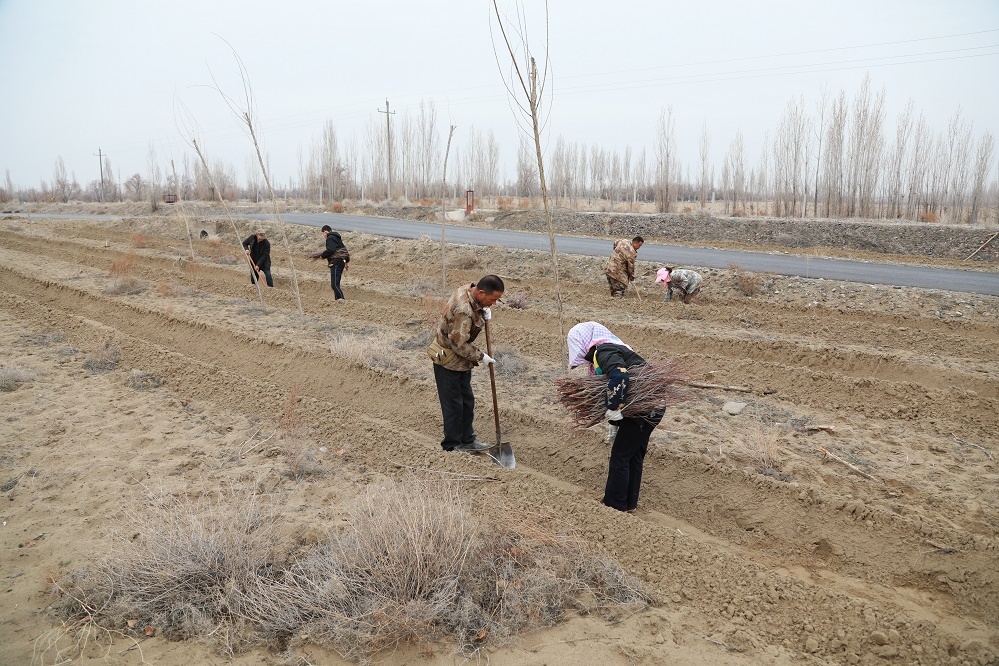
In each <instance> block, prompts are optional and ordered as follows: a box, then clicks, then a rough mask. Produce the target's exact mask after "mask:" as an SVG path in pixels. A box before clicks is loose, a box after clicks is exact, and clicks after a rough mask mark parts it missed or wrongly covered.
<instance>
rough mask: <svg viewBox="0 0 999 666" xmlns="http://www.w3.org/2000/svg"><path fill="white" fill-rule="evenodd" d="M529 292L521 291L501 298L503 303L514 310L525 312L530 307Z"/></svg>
mask: <svg viewBox="0 0 999 666" xmlns="http://www.w3.org/2000/svg"><path fill="white" fill-rule="evenodd" d="M529 293H530V292H529V291H526V290H525V291H521V292H518V293H516V294H512V295H510V296H506V295H504V296H503V303H505V304H506V306H507V307H510V308H513V309H514V310H526V309H527V308H528V307H530V305H531V298H530V295H529Z"/></svg>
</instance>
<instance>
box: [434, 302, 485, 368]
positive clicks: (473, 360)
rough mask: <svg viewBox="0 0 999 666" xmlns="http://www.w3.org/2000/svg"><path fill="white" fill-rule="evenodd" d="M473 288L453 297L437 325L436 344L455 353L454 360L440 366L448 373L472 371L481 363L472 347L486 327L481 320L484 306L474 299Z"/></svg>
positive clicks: (479, 354)
mask: <svg viewBox="0 0 999 666" xmlns="http://www.w3.org/2000/svg"><path fill="white" fill-rule="evenodd" d="M474 286H475V285H474V284H470V285H468V286H467V287H459V288H458V289H457V291H455V292H454V293H453V294H451V298H450V299H448V302H447V305H446V306H445V307H444V312H443V313H442V314H441V318H440V321H439V322H438V323H437V332H436V333H435V334H434V341H435V342H436V343H437V344H438V345H440V346H441V347H443V348H444V349H450V350H452V351H453V352H454V354H453V355H452V357H451V358H449V359H447V361H446V362H445V363H442V364H441V365H442V366H443V367H445V368H447V369H448V370H456V371H459V372H464V371H465V370H471V369H472V368H473V367H475V366H476V365H478V364H479V361H481V360H482V352H481V351H479V350H478V349H476V348H475V347H473V346H472V343H473V342H474V341H475V338H477V337H478V336H479V331H481V330H482V328H483V327H484V326H485V323H486V320H485V319H484V318H483V316H482V306H480V305H479V304H478V303H476V302H475V299H474V298H472V288H473V287H474Z"/></svg>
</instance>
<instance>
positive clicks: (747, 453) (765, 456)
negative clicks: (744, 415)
mask: <svg viewBox="0 0 999 666" xmlns="http://www.w3.org/2000/svg"><path fill="white" fill-rule="evenodd" d="M732 456H733V457H735V458H741V459H744V460H747V461H748V462H750V463H752V464H753V466H754V467H756V468H758V469H760V470H761V471H764V472H765V471H771V470H772V471H780V468H781V466H782V465H783V464H784V455H783V453H782V452H781V447H780V432H779V431H778V430H777V429H776V428H773V427H771V426H767V425H766V424H764V423H760V422H759V421H750V422H749V425H748V426H747V427H746V430H745V431H744V432H742V433H740V434H738V435H736V436H735V437H733V439H732Z"/></svg>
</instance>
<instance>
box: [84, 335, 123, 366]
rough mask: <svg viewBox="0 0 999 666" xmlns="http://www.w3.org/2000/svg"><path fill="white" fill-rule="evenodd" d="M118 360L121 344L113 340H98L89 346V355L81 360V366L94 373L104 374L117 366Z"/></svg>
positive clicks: (119, 358)
mask: <svg viewBox="0 0 999 666" xmlns="http://www.w3.org/2000/svg"><path fill="white" fill-rule="evenodd" d="M120 360H121V345H119V344H118V343H117V342H115V341H114V340H110V339H107V340H102V341H100V342H98V343H97V344H95V345H94V346H93V347H92V348H91V350H90V355H88V356H87V358H86V359H84V361H83V367H85V368H86V369H87V370H89V371H90V372H92V373H94V374H95V375H97V374H104V373H106V372H111V371H112V370H114V369H115V368H116V367H118V361H120Z"/></svg>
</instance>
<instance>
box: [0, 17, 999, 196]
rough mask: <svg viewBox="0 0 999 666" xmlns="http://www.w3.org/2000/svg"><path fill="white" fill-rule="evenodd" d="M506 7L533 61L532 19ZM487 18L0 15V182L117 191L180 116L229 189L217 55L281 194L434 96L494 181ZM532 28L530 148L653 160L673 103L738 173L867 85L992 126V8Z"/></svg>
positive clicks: (236, 157)
mask: <svg viewBox="0 0 999 666" xmlns="http://www.w3.org/2000/svg"><path fill="white" fill-rule="evenodd" d="M525 4H527V5H529V8H530V11H529V12H528V15H527V17H526V19H527V25H528V27H529V29H530V31H531V34H530V38H531V41H532V43H533V44H534V45H535V49H536V52H538V53H540V51H538V49H539V47H540V46H541V44H542V43H543V42H544V40H545V35H544V18H543V13H540V12H539V9H540V8H542V7H543V3H542V2H541V1H540V0H527V2H526V3H525ZM499 5H500V8H501V11H503V12H506V13H509V12H512V11H513V7H514V5H513V3H512V2H510V1H509V0H500V2H499ZM491 11H492V4H491V1H490V0H422V1H420V0H327V1H323V2H321V1H319V0H314V1H308V0H283V1H282V2H273V1H270V2H268V1H264V0H239V1H238V2H237V1H235V0H171V1H170V2H165V1H163V0H148V1H143V2H135V1H134V0H88V1H87V2H78V1H74V0H0V90H2V91H3V101H2V102H0V128H2V129H0V171H2V170H4V169H6V170H9V172H10V174H11V179H12V180H13V182H14V184H15V185H19V186H37V185H38V184H39V181H40V180H41V179H44V180H47V181H50V180H51V179H52V173H53V169H54V165H55V161H56V159H57V158H58V157H60V156H61V157H62V158H63V160H64V161H65V164H66V168H67V170H68V171H69V172H72V173H73V174H75V176H76V178H77V180H78V181H79V182H80V184H81V185H84V186H86V184H87V183H88V182H89V181H91V180H93V179H95V178H98V177H99V170H98V169H99V165H98V157H97V152H98V149H100V150H102V151H103V152H104V153H106V154H108V155H109V156H110V160H111V163H112V165H113V167H114V168H115V170H116V172H118V173H120V175H121V178H122V179H126V178H127V177H128V176H129V175H131V174H133V173H136V172H139V173H141V174H143V175H144V176H145V174H146V172H147V166H146V162H147V155H148V152H149V146H150V144H152V145H153V146H154V147H155V150H156V153H157V157H158V159H159V160H160V162H161V163H166V162H167V161H168V160H170V159H171V158H173V159H177V160H179V159H180V157H181V156H182V155H183V154H184V152H185V149H186V146H185V145H184V142H183V139H182V136H181V133H180V131H179V129H178V126H177V121H176V120H175V112H174V109H175V102H176V101H180V102H182V103H183V105H184V106H186V107H187V108H188V109H189V110H190V112H191V114H192V115H193V116H194V118H195V119H196V120H197V123H198V125H199V126H200V129H201V131H202V133H203V138H204V142H205V148H206V152H207V153H208V157H209V158H210V159H216V158H221V159H223V160H225V161H227V162H230V163H231V164H233V165H234V166H235V167H236V169H237V170H238V172H239V173H240V174H241V178H242V174H243V172H244V167H245V164H246V159H247V157H248V156H249V155H250V153H251V146H250V144H249V142H248V140H247V139H246V138H245V136H244V134H243V133H242V132H241V130H240V128H239V127H238V125H237V123H236V121H235V119H234V118H233V116H232V114H231V112H230V111H229V110H228V108H227V107H226V106H225V105H224V103H223V102H222V100H221V98H220V96H219V95H218V93H217V92H215V91H213V90H212V89H211V88H210V87H209V86H210V85H211V83H212V75H213V74H214V76H215V79H216V80H217V81H218V83H219V85H220V86H221V87H222V88H223V89H224V90H226V91H227V92H229V93H231V94H238V93H239V92H240V90H241V87H240V79H239V75H238V70H237V67H236V65H235V63H234V59H233V56H232V52H231V51H230V50H229V46H228V45H227V44H226V43H225V42H224V41H222V39H220V37H221V38H224V39H225V40H226V41H228V42H229V44H231V45H232V47H233V48H234V49H235V50H236V51H237V52H238V53H239V55H240V57H241V58H242V60H243V62H244V64H245V67H246V70H247V72H248V74H249V77H250V82H251V84H252V86H253V90H254V93H255V95H256V102H257V114H258V120H259V123H260V128H261V131H262V135H263V139H264V143H265V145H264V149H265V151H266V152H267V154H268V156H269V159H270V164H271V168H272V170H273V176H274V179H275V180H276V181H278V182H281V183H287V182H288V180H289V178H295V177H297V174H298V163H299V153H300V151H301V152H302V153H303V154H306V155H307V154H308V149H309V146H310V145H311V144H312V142H313V141H314V140H315V139H316V138H317V137H318V136H319V133H320V130H321V127H322V125H323V124H324V123H325V121H326V120H328V119H332V120H333V122H334V123H335V126H336V128H337V133H338V136H339V138H340V141H341V143H346V142H347V141H348V140H349V139H350V138H351V137H352V136H353V137H356V138H357V139H358V140H359V141H360V140H361V139H362V138H363V134H364V127H365V126H366V125H367V124H368V123H369V122H371V120H372V119H375V120H377V121H378V122H380V123H382V126H383V124H384V115H380V114H378V113H377V111H376V109H378V108H379V107H380V108H382V109H384V108H385V100H386V98H387V99H388V101H389V103H390V104H391V107H392V109H393V110H394V111H397V112H398V113H399V114H403V113H407V112H409V113H413V114H415V111H416V109H417V108H418V107H419V104H420V101H421V100H428V101H429V100H433V101H434V103H435V104H436V108H437V113H438V118H439V122H440V134H441V137H442V139H441V140H442V142H443V141H444V140H446V136H447V127H448V125H449V124H453V125H456V126H457V128H458V129H457V131H456V134H455V145H456V146H457V147H459V148H460V147H461V146H462V145H463V141H464V140H465V139H466V138H467V135H468V130H469V129H470V128H473V127H474V128H475V129H476V130H477V131H489V130H492V131H493V132H494V133H495V136H496V138H497V140H498V141H499V143H500V149H501V159H502V160H503V162H504V163H505V164H512V163H513V161H514V159H515V155H516V152H517V142H518V125H517V119H516V117H515V115H514V113H513V112H512V111H511V109H510V104H509V99H508V96H507V95H506V92H505V90H504V88H503V85H502V80H501V76H500V72H499V70H498V69H497V65H496V59H495V56H494V51H493V45H492V38H491V34H490V26H491V25H492V26H493V27H495V20H494V19H491ZM549 18H550V24H549V35H548V41H549V46H550V55H551V61H552V72H553V77H552V80H551V83H550V87H549V93H550V102H551V112H550V117H549V120H548V125H547V129H546V136H547V140H548V143H549V145H552V144H553V143H554V139H555V138H556V137H557V136H559V135H562V136H564V137H565V139H566V140H568V141H570V142H579V143H582V144H586V145H591V144H597V145H599V146H601V147H602V148H605V149H613V150H618V151H623V150H624V148H625V146H628V145H630V146H631V147H632V150H633V151H634V153H635V154H636V155H637V154H638V152H640V151H641V149H642V148H643V147H644V148H647V149H648V150H649V154H650V157H651V154H652V151H653V149H654V144H655V137H656V123H657V120H658V117H659V115H660V112H661V111H662V109H663V107H664V106H666V105H667V104H672V106H673V110H674V115H675V119H676V130H677V133H678V137H679V142H678V143H679V149H680V153H681V159H683V160H684V162H686V163H689V164H691V168H692V169H696V163H697V162H698V157H697V155H698V143H699V140H700V136H701V127H702V124H703V123H707V128H708V133H709V136H710V141H711V150H712V154H713V155H712V159H713V161H714V162H715V163H716V164H717V165H718V166H719V168H720V163H721V158H722V155H723V154H724V153H725V152H726V151H727V149H728V147H729V144H730V143H731V141H732V139H733V138H734V136H735V133H736V131H738V130H741V131H742V134H743V137H744V140H745V144H746V152H747V157H748V161H749V164H750V165H755V164H756V163H757V161H758V158H759V153H760V150H761V148H762V146H763V139H764V136H765V133H767V132H770V135H771V136H772V135H773V133H774V130H775V128H776V127H777V124H778V122H779V120H780V117H781V115H782V113H783V111H784V108H785V107H786V105H787V102H788V100H789V99H791V98H792V97H798V96H802V95H803V96H804V97H805V99H806V102H807V105H808V107H809V108H810V109H813V108H814V105H815V104H816V103H817V101H818V99H819V96H820V91H821V89H822V87H823V86H825V87H826V88H827V89H828V90H829V91H830V92H831V93H838V91H839V90H841V89H842V90H844V91H846V93H847V95H848V96H849V97H850V98H851V99H852V97H853V95H854V94H855V93H856V92H857V90H858V89H859V87H860V85H861V82H862V81H863V79H864V76H865V75H867V74H869V75H870V77H871V83H872V86H873V88H874V90H879V89H881V88H884V90H885V95H886V109H887V118H888V121H889V125H891V124H893V122H894V119H895V117H896V116H897V114H898V113H899V112H900V111H901V110H902V108H903V107H904V105H905V104H906V102H907V101H908V100H909V99H910V98H911V99H912V100H913V101H914V103H915V108H916V110H917V111H919V112H922V113H923V114H924V115H925V117H926V120H927V122H928V124H929V125H930V127H931V128H933V129H935V130H938V131H940V130H943V129H945V128H946V125H947V122H948V120H949V119H950V118H951V117H952V116H953V115H954V113H955V112H956V111H957V110H958V108H960V109H961V111H962V117H963V118H964V119H966V120H967V121H969V122H971V123H973V127H974V136H975V139H976V140H977V139H978V137H980V136H981V134H982V133H983V132H985V131H989V132H991V133H992V134H996V133H997V130H999V84H997V82H999V0H951V1H950V2H942V1H941V0H837V1H836V2H831V1H817V0H816V1H804V2H803V1H802V0H788V1H785V0H755V1H753V2H747V1H746V0H699V1H693V2H692V1H687V2H665V1H663V0H653V1H644V0H642V1H638V0H635V1H628V0H622V1H618V2H607V1H606V0H601V1H598V0H551V2H550V3H549ZM399 117H400V116H399V115H397V116H396V117H395V118H396V119H398V118H399ZM888 138H889V140H890V139H891V138H892V136H891V133H890V132H889V134H888ZM509 175H510V176H511V177H512V176H513V173H512V169H510V172H509ZM0 178H2V173H0Z"/></svg>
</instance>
